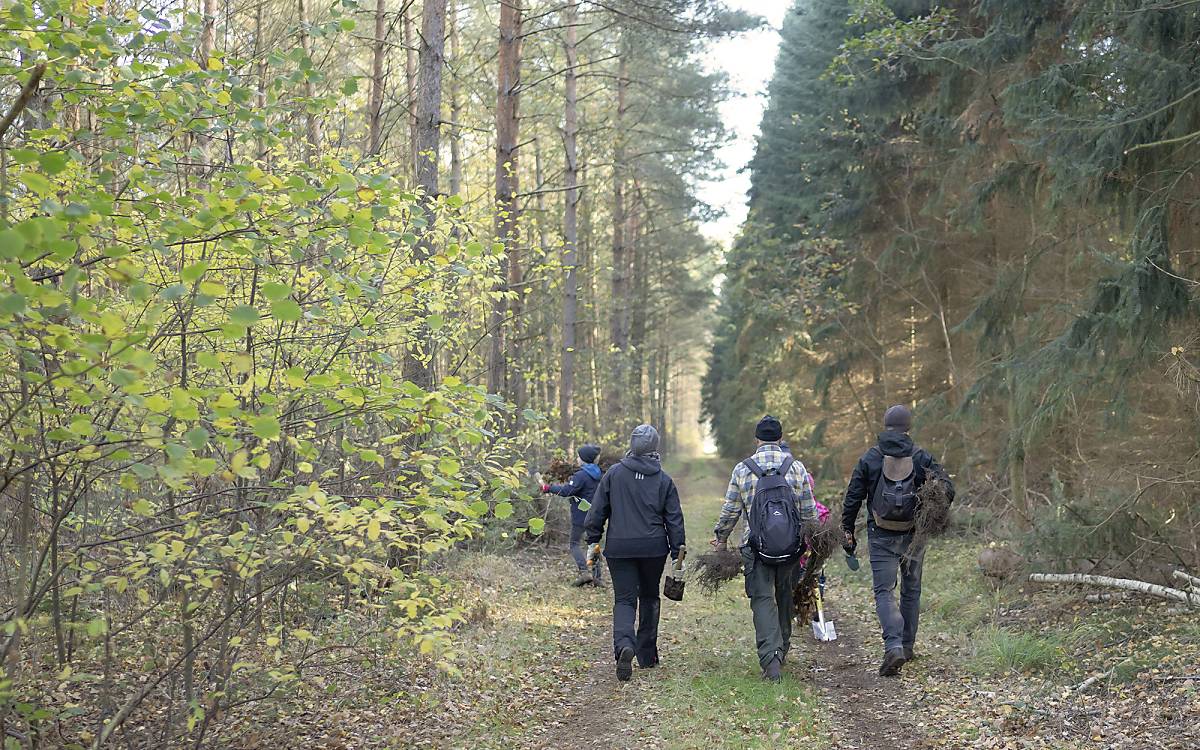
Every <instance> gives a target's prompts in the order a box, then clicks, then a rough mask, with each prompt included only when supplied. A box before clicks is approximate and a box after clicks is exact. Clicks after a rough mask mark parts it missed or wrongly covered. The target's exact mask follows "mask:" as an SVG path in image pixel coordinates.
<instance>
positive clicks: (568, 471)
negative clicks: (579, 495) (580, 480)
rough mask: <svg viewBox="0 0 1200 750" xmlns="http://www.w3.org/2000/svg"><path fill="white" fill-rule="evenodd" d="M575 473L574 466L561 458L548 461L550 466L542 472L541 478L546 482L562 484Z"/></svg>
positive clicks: (556, 457) (557, 457)
mask: <svg viewBox="0 0 1200 750" xmlns="http://www.w3.org/2000/svg"><path fill="white" fill-rule="evenodd" d="M574 473H575V464H574V463H572V462H571V461H568V460H567V459H566V458H563V457H562V456H555V457H554V458H552V459H550V465H549V466H547V467H546V468H545V469H543V470H542V478H543V479H545V480H546V481H547V482H554V483H555V484H562V483H563V482H565V481H567V480H568V479H570V478H571V476H572V475H573V474H574Z"/></svg>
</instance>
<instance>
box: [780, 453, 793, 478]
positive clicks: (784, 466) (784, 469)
mask: <svg viewBox="0 0 1200 750" xmlns="http://www.w3.org/2000/svg"><path fill="white" fill-rule="evenodd" d="M794 463H796V459H795V457H793V456H785V457H784V459H783V463H781V464H779V476H781V477H786V476H787V474H788V472H789V471H791V470H792V464H794Z"/></svg>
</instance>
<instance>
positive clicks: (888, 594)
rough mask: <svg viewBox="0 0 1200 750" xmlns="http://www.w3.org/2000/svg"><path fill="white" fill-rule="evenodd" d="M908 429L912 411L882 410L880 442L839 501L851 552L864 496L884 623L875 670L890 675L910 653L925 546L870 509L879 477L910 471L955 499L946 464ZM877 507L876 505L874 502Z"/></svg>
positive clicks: (916, 481)
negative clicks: (915, 543) (916, 441)
mask: <svg viewBox="0 0 1200 750" xmlns="http://www.w3.org/2000/svg"><path fill="white" fill-rule="evenodd" d="M911 429H912V412H911V411H910V410H909V409H908V407H906V406H893V407H892V408H890V409H888V410H887V413H885V414H884V416H883V432H882V433H880V435H879V442H878V443H877V444H876V445H875V446H873V447H872V448H871V449H870V450H868V451H867V452H866V453H865V454H864V455H863V457H862V458H860V459H859V460H858V465H857V466H855V467H854V474H853V476H851V478H850V486H849V487H847V488H846V500H845V503H844V505H843V506H842V530H843V531H844V532H845V535H846V539H845V544H844V547H845V549H846V552H848V553H851V554H853V552H854V549H855V547H856V546H857V545H858V543H857V541H856V540H855V536H854V527H855V524H856V523H857V522H858V512H859V509H860V508H862V505H863V502H864V501H866V504H867V541H868V544H869V548H870V552H871V578H872V582H873V587H874V589H875V613H876V614H877V615H878V616H879V625H880V627H881V628H882V629H883V648H884V656H883V664H882V665H881V666H880V667H879V674H880V675H883V676H885V677H894V676H896V675H899V674H900V668H901V667H903V666H904V663H905V662H907V661H911V660H912V659H913V656H914V654H913V648H914V646H915V645H916V641H917V621H918V617H919V615H920V611H921V572H922V568H923V566H924V563H925V550H924V549H912V548H911V547H912V541H913V532H914V525H913V524H911V523H905V522H896V521H889V520H887V519H884V518H883V517H882V516H880V515H879V514H878V513H877V512H876V511H874V510H872V505H873V501H874V500H876V499H877V495H878V494H879V492H878V490H879V488H880V481H879V480H880V478H881V477H884V476H886V478H887V479H888V480H889V481H892V482H905V481H907V480H908V479H909V478H910V477H911V479H912V487H914V488H915V489H918V490H919V489H920V488H921V485H923V484H925V482H927V481H930V480H940V481H942V482H944V483H945V485H946V492H947V494H948V495H949V496H950V499H951V500H953V499H954V485H953V484H952V483H951V482H950V477H949V476H948V475H947V474H946V472H945V470H943V469H942V467H941V466H939V465H938V462H937V461H935V460H934V458H933V456H931V455H930V454H929V452H928V451H925V450H922V449H921V448H917V447H916V446H914V445H913V441H912V438H911V437H909V435H908V433H909V431H910V430H911ZM876 507H878V506H876ZM897 575H899V577H900V604H899V606H897V604H896V596H895V591H896V578H897Z"/></svg>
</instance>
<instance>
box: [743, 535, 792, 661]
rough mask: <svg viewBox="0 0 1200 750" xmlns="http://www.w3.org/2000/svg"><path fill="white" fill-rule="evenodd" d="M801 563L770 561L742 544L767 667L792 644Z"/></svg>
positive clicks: (749, 593) (748, 588)
mask: <svg viewBox="0 0 1200 750" xmlns="http://www.w3.org/2000/svg"><path fill="white" fill-rule="evenodd" d="M798 564H799V563H798V562H793V563H791V564H788V565H767V564H765V563H764V562H763V561H762V560H759V559H758V555H756V554H754V550H752V549H750V547H749V546H746V547H742V566H743V570H744V571H745V573H746V596H748V597H750V611H751V612H752V613H753V614H754V639H755V641H756V642H757V644H758V663H759V665H760V666H762V667H763V668H764V669H765V668H766V666H767V665H768V664H770V663H771V660H772V659H775V658H777V657H778V658H779V659H781V660H782V658H783V657H784V655H786V654H787V652H788V651H789V650H790V649H791V647H792V587H793V586H794V585H795V576H796V567H797V565H798Z"/></svg>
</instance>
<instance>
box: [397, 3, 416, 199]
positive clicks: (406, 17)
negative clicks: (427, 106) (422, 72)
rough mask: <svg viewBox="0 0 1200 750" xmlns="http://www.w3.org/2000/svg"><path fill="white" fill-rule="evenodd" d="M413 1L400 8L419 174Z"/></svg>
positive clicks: (411, 161)
mask: <svg viewBox="0 0 1200 750" xmlns="http://www.w3.org/2000/svg"><path fill="white" fill-rule="evenodd" d="M411 13H412V3H411V2H406V3H404V5H403V6H402V7H401V10H400V27H401V36H402V38H403V39H404V86H405V92H406V93H407V94H408V96H407V98H406V99H405V101H406V102H407V103H408V147H409V150H410V153H409V157H410V158H409V162H408V163H409V165H410V166H411V167H412V170H413V176H414V178H415V177H416V174H417V42H416V40H415V39H413V37H414V36H415V34H414V32H413V20H412V15H411Z"/></svg>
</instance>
